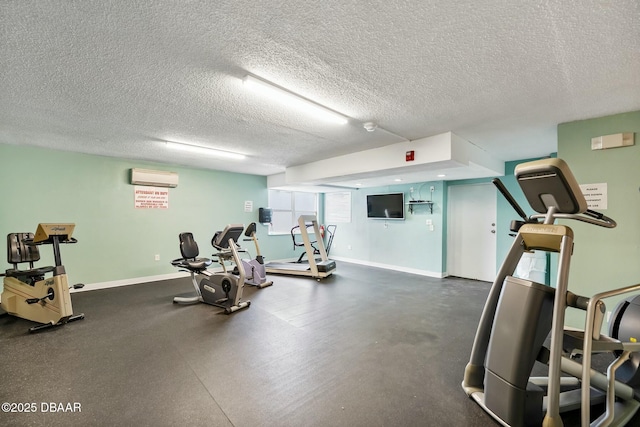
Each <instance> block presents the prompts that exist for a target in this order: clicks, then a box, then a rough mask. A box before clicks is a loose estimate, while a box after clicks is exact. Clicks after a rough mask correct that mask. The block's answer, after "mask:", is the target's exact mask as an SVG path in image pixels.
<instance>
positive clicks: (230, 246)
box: [171, 224, 251, 314]
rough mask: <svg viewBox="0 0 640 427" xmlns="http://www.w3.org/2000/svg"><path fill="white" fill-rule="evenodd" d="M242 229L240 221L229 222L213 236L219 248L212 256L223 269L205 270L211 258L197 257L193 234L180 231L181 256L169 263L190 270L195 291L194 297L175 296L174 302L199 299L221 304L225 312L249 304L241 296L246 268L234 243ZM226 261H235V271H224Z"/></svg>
mask: <svg viewBox="0 0 640 427" xmlns="http://www.w3.org/2000/svg"><path fill="white" fill-rule="evenodd" d="M243 230H244V227H243V226H242V225H238V224H231V225H228V226H227V227H226V228H225V229H224V230H223V231H220V232H218V233H216V234H215V236H214V237H213V240H212V244H213V246H214V247H215V248H216V249H217V250H218V253H217V254H214V256H215V257H217V260H218V263H219V264H221V266H222V269H223V271H222V272H215V273H214V272H210V271H208V270H207V268H208V267H210V266H211V264H213V260H211V259H209V258H199V255H200V252H199V249H198V244H197V243H196V241H195V240H194V238H193V234H192V233H180V235H179V238H180V253H181V254H182V258H178V259H175V260H173V261H171V265H173V266H174V267H177V268H179V269H180V270H182V271H187V272H189V273H191V282H192V283H193V287H194V288H195V290H196V295H195V296H193V297H180V296H178V297H174V298H173V302H174V303H176V304H195V303H200V302H201V303H204V304H210V305H213V306H216V307H220V308H223V309H224V312H225V313H226V314H231V313H233V312H235V311H238V310H241V309H243V308H247V307H249V305H250V304H251V302H250V301H243V300H242V291H243V288H244V282H245V271H244V267H243V264H242V262H241V260H240V257H239V255H238V249H237V245H236V242H237V241H238V237H240V235H241V234H242V231H243ZM226 261H231V262H233V263H235V264H236V267H237V270H238V274H237V275H234V274H231V273H229V272H227V268H226V266H225V262H226ZM198 278H200V282H198Z"/></svg>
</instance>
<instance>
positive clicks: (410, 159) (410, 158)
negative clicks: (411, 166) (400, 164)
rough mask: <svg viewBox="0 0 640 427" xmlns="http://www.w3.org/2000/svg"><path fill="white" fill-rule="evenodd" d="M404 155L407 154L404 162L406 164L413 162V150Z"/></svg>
mask: <svg viewBox="0 0 640 427" xmlns="http://www.w3.org/2000/svg"><path fill="white" fill-rule="evenodd" d="M406 154H407V155H406V161H407V162H413V160H414V154H415V153H414V151H413V150H411V151H407V153H406Z"/></svg>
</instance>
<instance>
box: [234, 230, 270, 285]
mask: <svg viewBox="0 0 640 427" xmlns="http://www.w3.org/2000/svg"><path fill="white" fill-rule="evenodd" d="M244 235H245V237H248V238H247V239H242V240H243V241H245V242H248V241H253V244H254V245H255V247H256V257H255V259H244V258H243V259H241V260H240V261H241V262H242V265H243V267H244V272H245V274H246V276H245V278H244V280H245V284H247V285H251V286H255V287H257V288H260V289H262V288H266V287H267V286H271V285H273V282H272V281H270V280H267V271H266V269H265V266H264V258H263V257H262V255H261V254H260V246H259V245H258V237H257V236H256V223H255V222H252V223H251V224H249V226H248V227H247V229H246V230H245V232H244ZM246 252H247V253H248V251H246Z"/></svg>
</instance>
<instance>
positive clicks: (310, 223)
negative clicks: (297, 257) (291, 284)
mask: <svg viewBox="0 0 640 427" xmlns="http://www.w3.org/2000/svg"><path fill="white" fill-rule="evenodd" d="M298 225H299V226H300V235H301V237H302V241H303V243H304V250H305V252H306V254H307V259H308V260H309V263H308V264H307V263H297V262H270V263H268V264H266V265H265V268H266V270H267V273H269V274H287V275H291V276H306V277H313V278H314V279H318V280H320V279H323V278H325V277H328V276H331V275H332V274H333V272H334V271H336V262H335V261H333V260H330V259H329V257H328V256H327V251H326V249H325V247H324V242H323V241H322V239H321V238H320V237H319V236H320V228H319V227H318V219H317V218H316V217H315V215H301V216H300V218H298ZM311 227H313V232H314V234H315V235H316V236H318V239H317V240H318V248H317V249H318V250H319V252H320V258H319V260H318V259H316V256H317V254H314V250H313V249H314V248H313V246H311V239H310V238H309V231H308V228H311Z"/></svg>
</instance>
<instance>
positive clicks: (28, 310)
mask: <svg viewBox="0 0 640 427" xmlns="http://www.w3.org/2000/svg"><path fill="white" fill-rule="evenodd" d="M74 228H75V224H38V228H37V230H36V234H35V236H34V234H33V233H11V234H9V235H7V262H8V263H9V264H13V268H10V269H8V270H6V271H5V273H4V274H1V276H4V277H5V278H4V283H3V284H4V289H3V291H2V296H1V301H0V307H1V308H2V310H4V311H5V312H6V313H7V314H11V315H12V316H16V317H21V318H23V319H27V320H31V321H33V322H37V323H40V325H38V326H34V327H32V328H29V332H37V331H40V330H43V329H47V328H51V327H54V326H61V325H64V324H65V323H69V322H73V321H75V320H80V319H84V314H82V313H81V314H75V315H74V314H73V308H72V306H71V295H70V293H69V284H68V280H67V273H66V271H65V268H64V266H63V265H62V260H61V257H60V244H61V243H62V244H70V243H76V242H77V240H76V239H74V238H73V237H71V235H72V233H73V230H74ZM40 245H51V246H52V248H53V255H54V259H55V266H47V267H34V262H37V261H39V260H40V251H39V250H38V246H40ZM23 263H29V269H27V270H20V269H19V268H18V267H19V265H20V264H23ZM49 273H52V274H53V275H52V277H50V278H46V279H45V275H46V274H49ZM83 286H84V285H82V284H76V285H74V286H73V288H74V289H79V288H82V287H83Z"/></svg>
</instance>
